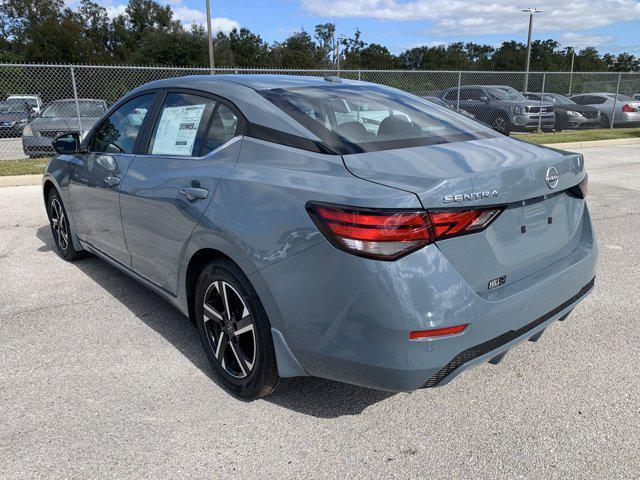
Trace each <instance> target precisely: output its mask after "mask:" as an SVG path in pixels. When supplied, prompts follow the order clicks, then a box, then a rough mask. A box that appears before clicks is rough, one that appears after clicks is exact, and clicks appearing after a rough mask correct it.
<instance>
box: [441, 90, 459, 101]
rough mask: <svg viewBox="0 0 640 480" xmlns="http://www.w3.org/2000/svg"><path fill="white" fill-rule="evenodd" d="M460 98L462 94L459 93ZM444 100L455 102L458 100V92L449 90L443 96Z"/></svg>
mask: <svg viewBox="0 0 640 480" xmlns="http://www.w3.org/2000/svg"><path fill="white" fill-rule="evenodd" d="M460 96H462V92H460ZM444 98H445V100H456V99H457V98H458V91H457V90H449V91H448V92H447V93H446V94H445V96H444Z"/></svg>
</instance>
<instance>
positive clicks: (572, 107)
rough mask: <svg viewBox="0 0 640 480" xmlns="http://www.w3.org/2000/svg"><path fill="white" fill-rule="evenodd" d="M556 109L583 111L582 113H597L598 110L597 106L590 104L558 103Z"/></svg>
mask: <svg viewBox="0 0 640 480" xmlns="http://www.w3.org/2000/svg"><path fill="white" fill-rule="evenodd" d="M555 108H556V110H564V111H569V112H581V113H583V112H584V113H589V112H591V113H595V112H597V111H598V109H597V108H595V107H590V106H589V105H577V104H576V105H556V106H555Z"/></svg>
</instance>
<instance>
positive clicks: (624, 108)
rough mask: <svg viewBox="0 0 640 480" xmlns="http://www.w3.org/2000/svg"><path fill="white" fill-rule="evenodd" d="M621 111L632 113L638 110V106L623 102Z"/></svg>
mask: <svg viewBox="0 0 640 480" xmlns="http://www.w3.org/2000/svg"><path fill="white" fill-rule="evenodd" d="M622 111H623V112H626V113H632V112H637V111H638V108H637V107H634V106H633V105H629V104H628V103H625V104H624V105H623V106H622Z"/></svg>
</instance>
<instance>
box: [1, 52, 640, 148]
mask: <svg viewBox="0 0 640 480" xmlns="http://www.w3.org/2000/svg"><path fill="white" fill-rule="evenodd" d="M211 73H215V74H232V73H236V74H249V73H272V74H288V75H314V76H335V75H338V76H340V77H343V78H349V79H355V80H363V81H367V82H374V83H380V84H384V85H389V86H392V87H395V88H399V89H401V90H404V91H407V92H411V93H413V94H416V95H420V96H423V97H428V98H429V99H430V100H433V101H435V102H440V103H443V104H446V105H447V106H449V107H451V108H455V109H458V110H460V111H461V113H464V114H465V115H468V116H474V117H475V118H476V119H477V120H478V121H481V122H484V123H486V124H489V125H490V126H492V127H493V128H495V129H496V130H499V131H502V132H503V133H510V132H514V131H539V130H549V131H551V130H564V129H578V128H614V127H631V126H640V73H582V72H581V73H575V72H574V73H570V72H546V73H545V72H530V73H529V74H528V75H527V74H526V73H525V72H497V71H403V70H340V71H336V70H274V69H246V68H245V69H215V70H213V72H212V70H210V69H208V68H172V67H166V68H165V67H130V66H88V65H82V66H80V65H76V66H70V65H29V64H21V65H16V64H0V160H7V159H19V158H25V157H39V156H45V155H47V154H50V153H52V152H53V150H52V148H51V141H52V140H53V138H55V136H57V135H58V134H60V133H64V132H70V131H80V132H83V131H86V130H88V129H90V128H91V127H92V126H93V125H94V124H95V123H96V122H97V121H98V119H99V117H100V116H101V115H102V113H104V111H105V110H106V109H107V108H108V106H109V105H110V104H112V103H113V102H115V101H116V100H117V99H118V98H120V97H121V96H122V95H124V94H126V93H127V92H128V91H130V90H131V89H133V88H135V87H137V86H139V85H142V84H144V83H147V82H150V81H152V80H158V79H162V78H168V77H179V76H185V75H209V74H211ZM634 96H635V98H634Z"/></svg>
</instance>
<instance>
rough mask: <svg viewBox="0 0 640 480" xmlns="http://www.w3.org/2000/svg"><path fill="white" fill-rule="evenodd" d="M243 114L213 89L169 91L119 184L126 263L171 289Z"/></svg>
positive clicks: (235, 147)
mask: <svg viewBox="0 0 640 480" xmlns="http://www.w3.org/2000/svg"><path fill="white" fill-rule="evenodd" d="M243 129H244V122H243V120H242V117H241V115H240V114H239V112H238V111H237V110H235V107H233V106H231V105H230V104H227V103H226V102H225V101H222V100H221V99H218V98H217V97H215V96H209V95H207V94H204V93H197V92H190V91H169V92H166V94H165V95H164V98H163V99H162V106H161V107H160V109H159V110H158V113H157V114H156V118H155V121H154V125H153V128H150V129H149V135H148V138H147V139H146V140H145V143H146V146H145V147H143V148H142V149H141V151H143V152H144V153H141V154H139V155H137V156H136V158H135V159H134V160H133V162H132V164H131V166H130V167H129V172H128V173H127V176H126V178H125V182H124V184H123V185H122V190H123V194H122V197H121V209H122V221H123V227H124V234H125V238H126V241H127V246H128V249H129V252H130V254H131V265H132V269H133V270H134V271H135V272H136V273H138V274H140V275H142V276H143V277H145V278H146V279H147V280H149V281H151V282H153V283H155V284H156V285H158V286H160V287H162V288H163V289H165V290H167V291H168V292H170V293H175V292H176V288H177V278H178V273H179V272H178V270H179V266H180V262H181V259H182V254H183V252H184V249H185V247H186V245H187V242H188V240H189V237H190V236H191V233H192V232H193V230H194V228H195V226H196V224H197V222H198V220H199V219H200V217H201V216H202V214H203V213H204V211H205V209H206V208H207V206H208V205H209V203H210V202H211V199H212V198H213V194H214V192H215V189H216V187H217V185H218V182H219V180H220V177H221V176H222V175H224V174H225V173H226V172H227V171H229V170H230V169H231V168H233V166H234V165H235V163H236V160H237V158H238V154H239V152H240V143H241V142H239V141H237V140H239V139H240V138H241V135H242V133H243Z"/></svg>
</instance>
